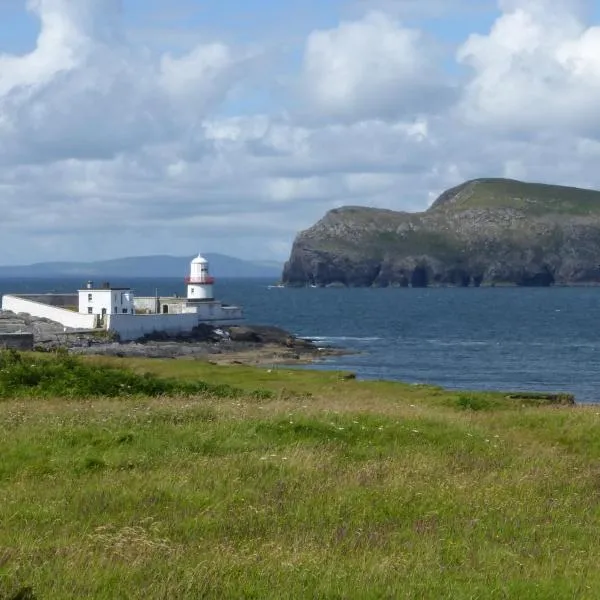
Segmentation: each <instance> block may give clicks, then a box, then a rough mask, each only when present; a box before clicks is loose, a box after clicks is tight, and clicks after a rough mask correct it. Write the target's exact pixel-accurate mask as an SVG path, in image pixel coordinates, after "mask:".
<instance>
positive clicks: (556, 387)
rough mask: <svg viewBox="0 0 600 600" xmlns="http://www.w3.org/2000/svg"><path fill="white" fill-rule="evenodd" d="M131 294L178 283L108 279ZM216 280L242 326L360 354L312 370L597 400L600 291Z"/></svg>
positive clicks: (168, 290) (6, 285) (24, 285)
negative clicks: (271, 328)
mask: <svg viewBox="0 0 600 600" xmlns="http://www.w3.org/2000/svg"><path fill="white" fill-rule="evenodd" d="M81 283H82V282H81V281H79V280H34V279H30V280H0V294H1V293H6V292H7V291H15V290H18V291H22V292H25V291H30V292H34V291H57V292H60V291H71V290H73V289H74V288H76V287H78V286H79V285H80V284H81ZM111 283H113V284H127V285H131V286H132V287H133V288H134V290H135V292H136V293H137V294H139V295H144V294H154V293H155V289H156V288H157V287H158V291H159V293H160V294H163V295H167V294H173V293H178V294H183V293H184V291H185V290H184V286H183V283H182V281H181V279H160V280H143V279H129V280H127V281H124V280H115V279H114V280H112V281H111ZM269 283H272V282H270V281H261V280H221V281H218V282H217V285H216V294H217V296H218V297H219V299H221V300H223V301H224V302H228V303H230V304H241V305H242V306H243V307H244V310H245V315H246V318H247V321H248V322H250V323H261V324H271V325H278V326H280V327H284V328H285V329H288V330H290V331H292V332H293V333H295V334H297V335H300V336H306V337H311V338H313V339H315V340H320V341H321V342H322V343H323V344H334V345H339V346H343V347H345V348H349V349H351V350H356V351H359V352H360V354H354V355H348V356H342V357H335V358H332V359H330V360H327V361H326V362H324V363H323V364H321V365H318V368H335V369H349V370H352V371H354V372H356V373H357V375H358V376H359V377H361V378H364V379H396V380H403V381H407V382H418V383H433V384H438V385H442V386H444V387H449V388H459V389H488V390H537V391H553V392H556V391H567V392H572V393H574V394H575V395H576V398H577V400H578V401H579V402H600V326H599V325H598V323H599V322H600V288H549V289H548V288H479V289H453V288H440V289H438V288H436V289H321V288H306V289H288V288H276V289H269V288H268V284H269Z"/></svg>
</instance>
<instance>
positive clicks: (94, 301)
mask: <svg viewBox="0 0 600 600" xmlns="http://www.w3.org/2000/svg"><path fill="white" fill-rule="evenodd" d="M77 291H78V294H79V312H80V313H81V314H88V315H99V316H101V317H104V316H105V315H120V314H123V315H128V314H129V315H132V314H134V313H135V307H134V302H133V293H132V292H131V289H130V288H122V287H111V286H110V284H109V283H105V284H103V285H102V286H101V287H99V288H96V287H94V283H93V282H92V281H88V283H87V286H86V287H85V289H82V290H77Z"/></svg>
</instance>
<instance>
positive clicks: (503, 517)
mask: <svg viewBox="0 0 600 600" xmlns="http://www.w3.org/2000/svg"><path fill="white" fill-rule="evenodd" d="M25 358H26V357H24V358H23V359H24V360H25ZM57 360H58V359H57ZM78 364H79V365H80V367H81V368H82V369H83V368H87V369H90V370H95V371H99V372H109V373H111V374H114V372H123V371H124V370H126V371H127V372H128V373H129V374H130V376H142V374H143V373H151V374H152V376H153V378H154V379H155V381H158V382H161V381H163V380H164V378H165V377H168V378H170V379H169V380H175V381H177V382H179V385H183V386H185V385H186V384H191V383H193V382H197V381H204V382H208V384H209V385H211V386H216V388H217V389H220V390H231V394H230V395H227V394H221V395H219V394H214V393H205V392H202V393H199V394H193V393H188V392H186V393H175V392H173V393H169V394H162V395H160V396H156V397H148V396H144V395H143V394H136V395H127V394H125V395H119V396H116V397H114V398H106V397H100V396H94V397H90V396H86V397H73V396H71V397H65V396H64V395H57V396H56V397H50V396H40V395H35V394H33V395H32V397H28V396H27V395H26V394H25V393H20V394H19V395H17V396H15V397H12V398H4V399H3V400H2V401H0V456H1V457H2V460H1V461H0V598H11V597H14V596H15V595H16V594H17V592H18V591H19V590H25V589H28V588H29V589H30V590H31V593H32V594H33V595H34V597H35V598H38V599H40V600H41V599H44V600H45V599H54V598H55V599H58V598H60V599H63V598H106V599H108V598H261V599H262V598H278V599H279V598H332V599H333V598H336V599H339V598H367V599H368V598H374V599H375V598H377V599H379V598H435V599H437V598H449V599H450V598H452V599H463V598H464V599H467V598H468V599H473V598H485V599H487V598H519V599H522V598H523V599H527V598H536V599H537V598H553V599H554V598H557V599H561V598H597V597H598V595H599V593H600V574H599V573H598V570H597V564H598V561H599V559H600V549H599V547H598V544H597V532H598V528H599V527H600V503H599V501H600V485H599V482H600V479H599V476H600V471H599V470H598V464H599V463H598V460H599V459H600V441H599V440H600V410H598V409H596V408H594V407H560V406H548V405H544V404H543V402H542V401H541V400H540V401H536V400H530V401H527V402H525V401H522V400H519V399H507V398H505V397H504V396H502V395H500V394H484V393H475V392H472V393H466V392H460V393H458V392H457V393H454V392H447V391H444V390H442V389H439V388H434V387H427V386H410V385H403V384H396V383H390V382H361V381H356V380H344V379H343V378H342V376H341V374H340V373H334V372H326V373H322V372H311V371H294V370H288V369H271V370H258V369H251V368H247V367H239V368H238V367H220V366H216V365H209V364H205V363H201V362H198V361H192V360H190V361H173V360H171V361H168V360H142V359H139V360H126V359H115V360H111V359H89V360H86V361H82V362H81V363H78ZM111 369H112V370H111ZM255 390H262V391H265V392H269V393H268V394H264V395H263V396H261V397H257V395H256V394H253V393H252V392H253V391H255Z"/></svg>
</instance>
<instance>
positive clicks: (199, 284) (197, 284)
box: [185, 254, 215, 302]
mask: <svg viewBox="0 0 600 600" xmlns="http://www.w3.org/2000/svg"><path fill="white" fill-rule="evenodd" d="M185 282H186V283H187V298H188V300H189V301H192V302H194V301H195V302H198V301H200V300H213V299H214V294H213V283H214V282H215V280H214V277H211V276H210V275H209V273H208V261H207V260H206V259H205V258H204V257H202V256H200V255H199V254H198V256H197V257H196V258H194V260H192V262H191V264H190V275H189V277H186V278H185Z"/></svg>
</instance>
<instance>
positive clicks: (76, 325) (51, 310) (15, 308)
mask: <svg viewBox="0 0 600 600" xmlns="http://www.w3.org/2000/svg"><path fill="white" fill-rule="evenodd" d="M2 310H12V312H14V313H26V314H28V315H31V316H32V317H40V318H44V319H50V320H51V321H55V322H57V323H60V324H61V325H63V326H64V327H68V328H69V329H94V327H95V325H96V317H95V315H82V314H80V313H76V312H73V311H72V310H66V309H64V308H59V307H57V306H50V305H48V304H43V303H42V302H35V301H34V300H26V299H24V298H19V296H11V295H6V296H2Z"/></svg>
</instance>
